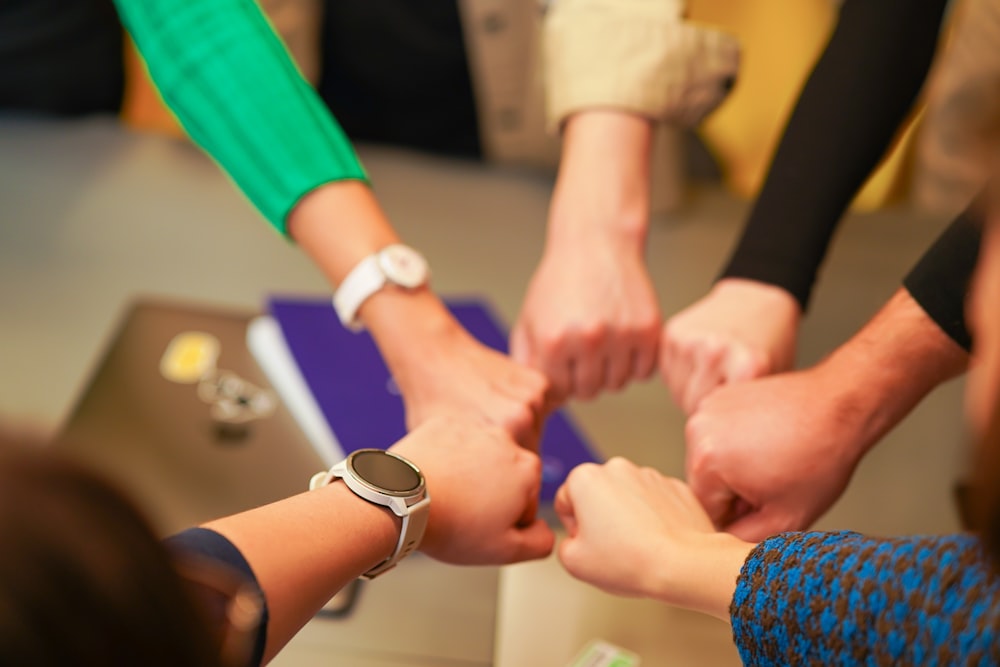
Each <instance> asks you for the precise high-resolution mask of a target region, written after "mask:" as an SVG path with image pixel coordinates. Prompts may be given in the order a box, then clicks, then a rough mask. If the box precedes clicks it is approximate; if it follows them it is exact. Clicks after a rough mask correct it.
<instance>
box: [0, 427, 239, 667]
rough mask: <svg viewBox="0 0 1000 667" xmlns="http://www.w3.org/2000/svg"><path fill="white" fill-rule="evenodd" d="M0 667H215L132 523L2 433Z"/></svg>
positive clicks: (172, 578) (94, 483)
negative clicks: (105, 666)
mask: <svg viewBox="0 0 1000 667" xmlns="http://www.w3.org/2000/svg"><path fill="white" fill-rule="evenodd" d="M0 545H2V547H0V664H5V665H41V666H47V665H53V666H55V665H110V666H118V665H121V666H123V667H124V666H125V665H129V666H135V665H146V666H149V665H152V666H156V665H164V666H167V665H171V666H175V665H192V666H196V667H198V666H201V665H212V666H213V667H219V665H220V661H219V657H218V650H217V648H216V647H214V646H213V641H212V637H211V633H210V632H209V631H208V629H207V628H206V623H205V622H204V621H203V619H204V618H206V616H205V615H204V614H203V613H201V611H200V610H198V609H197V605H196V604H195V603H194V602H193V598H192V597H191V595H190V594H189V592H188V590H187V588H186V587H185V586H184V585H183V584H182V583H181V582H182V580H181V578H180V577H179V576H178V574H177V571H176V570H175V569H174V566H173V563H172V561H171V557H170V555H169V554H168V552H167V550H166V549H165V548H164V547H163V546H162V544H161V542H160V541H159V540H158V539H157V538H156V536H155V535H154V533H153V531H152V530H151V529H150V528H149V526H148V525H147V523H146V522H145V521H144V520H143V518H142V517H141V516H140V514H139V512H137V511H136V509H135V508H134V507H133V506H132V505H131V504H130V503H129V502H128V501H127V500H126V499H125V498H124V497H123V496H122V495H120V494H119V493H118V492H116V491H115V490H114V489H113V488H112V487H111V486H110V485H108V484H106V483H105V482H104V481H103V480H101V479H100V478H98V477H96V476H95V475H93V474H92V473H89V472H87V471H86V470H84V469H82V468H80V467H78V466H77V465H74V464H72V463H70V462H69V461H66V460H63V459H61V458H59V457H58V456H57V455H55V454H54V453H52V452H48V451H42V450H41V448H40V447H37V446H31V445H30V443H27V442H25V441H24V439H23V438H14V437H11V436H10V435H4V434H3V433H0Z"/></svg>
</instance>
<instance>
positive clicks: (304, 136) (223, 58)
mask: <svg viewBox="0 0 1000 667" xmlns="http://www.w3.org/2000/svg"><path fill="white" fill-rule="evenodd" d="M115 1H116V4H117V5H118V10H119V13H120V14H121V16H122V20H123V22H124V24H125V26H126V28H127V29H128V30H129V32H130V33H131V35H132V38H133V39H134V41H135V43H136V45H137V47H138V48H139V51H140V52H141V53H142V55H143V57H144V59H145V60H146V64H147V66H148V68H149V72H150V75H151V76H152V79H153V81H154V82H155V83H156V86H157V88H158V89H159V91H160V93H161V94H162V95H163V98H164V101H166V103H167V104H168V105H169V106H170V108H171V110H172V111H173V112H174V113H175V114H176V115H177V117H178V119H179V120H180V122H181V123H182V124H183V125H184V128H185V129H186V130H187V132H188V133H189V134H190V136H191V137H192V138H193V139H194V140H195V141H196V142H197V143H198V144H199V145H201V146H202V148H204V149H205V150H206V151H207V152H208V153H209V154H210V155H211V156H212V157H213V158H214V159H215V160H216V161H217V162H218V163H219V164H220V165H221V166H222V168H223V169H224V170H225V171H226V172H228V174H229V175H230V177H231V178H232V179H233V180H234V181H235V182H236V184H237V185H238V186H239V187H240V188H241V189H242V190H243V192H244V193H245V194H246V195H247V197H248V198H249V199H250V200H251V201H252V202H253V203H254V205H256V206H257V208H258V209H260V211H261V212H262V213H263V214H264V216H265V217H266V218H267V219H268V220H269V221H270V222H271V223H272V224H273V225H274V226H275V227H276V228H277V229H278V230H279V231H282V232H283V231H284V229H285V218H286V216H287V215H288V212H289V211H290V210H291V209H292V207H293V206H294V205H295V204H296V202H297V201H298V200H299V199H300V198H301V197H302V196H303V195H305V194H306V193H307V192H310V191H312V190H313V189H315V188H316V187H318V186H320V185H322V184H324V183H327V182H330V181H335V180H343V179H357V180H364V179H365V178H366V176H365V173H364V170H363V169H362V167H361V165H360V163H359V162H358V159H357V156H356V155H355V153H354V150H353V148H352V147H351V145H350V143H349V142H348V140H347V138H346V136H345V135H344V133H343V132H342V131H341V129H340V127H339V126H338V125H337V123H336V121H335V120H334V119H333V117H332V116H331V115H330V113H329V111H328V110H327V108H326V106H325V105H324V104H323V102H322V101H321V100H320V99H319V97H318V96H317V95H316V93H315V92H314V91H313V90H312V88H311V87H310V86H309V84H308V83H307V82H306V81H305V80H304V79H303V78H302V75H301V74H300V73H299V71H298V69H297V67H296V66H295V64H294V62H293V61H292V60H291V58H290V57H289V55H288V52H287V51H286V49H285V47H284V45H283V44H282V43H281V41H280V39H279V38H278V37H277V35H276V34H275V33H274V31H273V29H272V28H271V26H270V24H269V23H268V21H267V19H266V18H265V17H264V15H263V14H262V13H261V10H260V8H259V7H258V5H257V3H256V2H253V0H115Z"/></svg>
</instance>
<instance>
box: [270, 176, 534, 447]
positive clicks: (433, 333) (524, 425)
mask: <svg viewBox="0 0 1000 667" xmlns="http://www.w3.org/2000/svg"><path fill="white" fill-rule="evenodd" d="M288 230H289V233H290V234H291V236H292V238H293V239H295V241H296V242H297V243H298V244H299V245H300V246H301V247H302V249H303V250H304V251H305V252H306V253H307V254H308V255H309V256H310V257H311V258H312V259H313V261H314V262H315V263H316V265H317V266H319V268H320V269H321V270H322V271H323V273H324V274H325V275H326V276H327V278H328V279H329V280H330V282H331V283H332V284H334V285H338V284H340V282H341V281H342V280H343V279H344V277H345V276H346V275H347V274H348V273H349V272H350V271H351V269H352V268H354V266H356V265H357V263H358V262H360V261H361V260H362V259H363V258H364V257H366V256H368V255H370V254H372V253H374V252H377V251H378V250H380V249H381V248H384V247H385V246H387V245H390V244H392V243H398V242H399V236H398V235H397V234H396V232H395V231H393V229H392V226H391V225H390V223H389V220H388V219H387V218H386V216H385V214H384V213H383V211H382V209H381V207H380V206H379V204H378V202H377V200H376V199H375V196H374V195H373V194H372V192H371V190H370V189H369V188H368V186H367V185H365V184H363V183H359V182H337V183H331V184H329V185H325V186H323V187H320V188H318V189H316V190H314V191H312V192H311V193H309V194H308V195H306V196H305V197H304V198H303V199H302V200H301V201H300V202H299V204H298V205H297V206H296V207H295V209H294V210H293V211H292V213H291V214H290V216H289V218H288ZM358 316H359V318H360V319H361V321H362V323H363V324H364V325H365V328H366V329H367V330H368V331H369V332H371V334H372V336H374V338H375V341H376V343H377V344H378V346H379V349H380V350H381V352H382V354H383V357H384V358H385V360H386V363H387V364H388V366H389V368H390V370H391V371H392V373H393V376H394V378H395V379H396V383H397V384H398V386H399V388H400V390H401V392H402V394H403V400H404V403H405V406H406V419H407V424H408V426H409V427H410V428H415V427H417V426H419V425H420V424H422V423H423V422H425V421H427V420H428V419H431V418H433V417H436V416H442V415H461V414H472V415H478V416H481V417H483V418H484V419H486V420H487V421H489V422H491V423H493V424H496V425H498V426H501V427H503V428H505V429H506V430H507V431H508V432H509V433H511V434H512V435H513V436H514V438H515V440H516V441H517V442H518V443H519V444H520V445H522V446H524V447H527V448H529V449H532V450H535V449H536V448H537V446H538V440H539V437H540V432H541V425H542V421H543V416H544V410H545V404H546V397H547V394H548V383H547V382H546V380H545V377H544V376H543V375H542V374H541V373H539V372H538V371H535V370H532V369H530V368H526V367H524V366H521V365H519V364H517V363H515V362H514V361H512V360H511V359H510V358H509V357H507V356H505V355H502V354H499V353H497V352H495V351H493V350H491V349H490V348H487V347H485V346H484V345H482V344H480V343H479V342H478V341H476V340H475V339H474V338H473V337H472V336H471V335H469V334H468V333H467V332H466V331H465V329H463V328H462V326H461V325H460V324H459V323H458V322H457V321H456V320H455V318H454V317H453V316H452V315H451V313H449V312H448V310H447V309H446V308H445V306H444V304H443V303H442V302H441V300H440V299H438V297H437V296H435V295H434V293H433V292H432V291H431V290H430V289H428V288H423V289H419V290H415V291H404V290H401V289H394V288H389V289H383V290H380V291H379V292H376V293H375V294H374V295H373V296H371V297H370V298H369V299H367V300H366V301H365V302H364V304H362V306H361V308H360V310H359V311H358Z"/></svg>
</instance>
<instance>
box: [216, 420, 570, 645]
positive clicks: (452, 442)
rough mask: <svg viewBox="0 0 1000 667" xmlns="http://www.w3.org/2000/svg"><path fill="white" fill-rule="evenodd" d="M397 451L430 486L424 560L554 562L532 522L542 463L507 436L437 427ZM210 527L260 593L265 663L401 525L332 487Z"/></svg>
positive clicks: (467, 425) (442, 423)
mask: <svg viewBox="0 0 1000 667" xmlns="http://www.w3.org/2000/svg"><path fill="white" fill-rule="evenodd" d="M392 451H394V452H396V453H398V454H400V455H402V456H404V457H406V458H407V459H409V460H410V461H412V462H413V463H415V464H416V465H417V466H418V467H419V468H420V469H421V471H422V472H423V473H424V476H425V478H426V482H427V491H428V493H429V494H430V497H431V509H430V516H429V523H428V526H427V531H426V533H425V536H424V539H423V542H422V543H421V545H420V550H421V551H423V552H425V553H426V554H428V555H429V556H431V557H433V558H436V559H438V560H441V561H444V562H448V563H456V564H474V565H482V564H503V563H512V562H517V561H521V560H527V559H531V558H542V557H545V556H547V555H548V554H549V553H551V551H552V547H553V544H554V539H555V538H554V536H553V534H552V531H551V530H550V529H549V527H548V526H547V525H546V524H545V523H544V522H543V521H542V520H540V519H538V518H537V517H536V516H535V509H536V507H537V499H538V491H539V488H540V485H541V463H540V461H539V459H538V457H537V456H536V455H535V454H533V453H531V452H529V451H527V450H525V449H523V448H521V447H517V446H515V445H514V443H513V441H512V440H511V439H510V437H509V436H508V435H507V434H506V432H505V431H504V430H503V429H501V428H499V427H497V426H495V425H492V424H490V423H488V422H486V421H484V420H482V419H477V418H464V419H458V418H451V417H444V418H434V419H429V420H427V421H426V422H424V424H423V425H421V426H420V427H418V428H417V429H415V430H414V431H413V432H411V433H410V434H409V435H407V436H406V437H405V438H403V439H402V440H401V441H399V442H398V443H397V444H396V445H394V446H393V447H392ZM483 489H489V490H490V492H489V493H483ZM206 527H207V528H211V529H212V530H215V531H217V532H219V533H221V534H222V535H224V536H226V537H227V538H228V539H229V540H230V541H231V542H233V544H235V545H236V547H237V548H238V549H240V551H241V552H242V553H243V555H244V557H245V558H246V559H247V561H248V562H249V563H250V566H251V568H252V569H253V571H254V574H255V575H256V577H257V579H258V582H259V583H260V585H261V587H262V589H263V590H264V594H265V596H266V598H267V604H268V609H269V612H270V622H269V624H268V630H267V643H266V651H265V659H266V660H269V659H270V658H272V657H274V655H275V654H276V653H277V652H278V651H279V650H280V649H281V648H282V647H283V646H284V645H285V644H286V643H287V642H288V641H289V640H290V639H291V638H292V636H294V634H295V633H296V632H298V630H299V629H300V628H301V627H302V626H303V625H305V624H306V623H307V622H308V621H309V620H310V619H311V618H312V617H313V615H315V613H316V611H317V610H318V609H319V608H320V607H322V606H323V605H324V604H325V603H326V602H327V601H328V600H329V599H330V598H331V597H333V595H334V594H335V593H336V592H337V591H338V590H340V589H341V588H343V587H344V586H345V585H346V584H347V583H348V582H350V581H351V580H352V579H355V578H357V577H358V576H360V575H361V574H363V573H364V572H367V571H368V570H369V569H371V568H372V567H374V566H375V565H377V564H378V563H380V562H382V561H383V560H385V558H386V557H388V556H389V555H390V554H391V553H392V550H393V549H394V548H395V544H396V540H397V539H398V538H399V531H400V519H399V518H398V517H396V516H395V515H393V514H392V513H391V512H390V511H389V510H388V509H386V508H382V507H379V506H377V505H374V504H372V503H369V502H367V501H365V500H363V499H361V498H359V497H358V496H356V495H354V493H352V492H351V491H350V490H349V489H348V488H347V487H346V485H345V484H343V483H342V482H336V483H334V484H330V485H328V486H324V487H321V488H319V489H316V490H314V491H308V492H305V493H302V494H299V495H297V496H293V497H291V498H288V499H285V500H281V501H278V502H276V503H272V504H270V505H266V506H264V507H260V508H257V509H253V510H250V511H247V512H243V513H241V514H237V515H234V516H230V517H226V518H222V519H218V520H216V521H212V522H209V523H208V524H206ZM288 545H295V548H289V546H288ZM384 576H387V577H391V576H392V572H389V573H387V574H386V575H384Z"/></svg>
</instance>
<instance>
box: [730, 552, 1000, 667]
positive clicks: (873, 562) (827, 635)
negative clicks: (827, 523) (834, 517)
mask: <svg viewBox="0 0 1000 667" xmlns="http://www.w3.org/2000/svg"><path fill="white" fill-rule="evenodd" d="M993 568H994V564H993V561H992V559H991V558H990V557H989V555H988V554H987V553H986V551H985V550H984V549H983V547H982V545H981V544H980V542H979V540H978V539H977V538H976V537H974V536H972V535H948V536H939V537H938V536H935V537H902V538H891V539H870V538H866V537H863V536H861V535H858V534H856V533H790V534H785V535H779V536H777V537H773V538H771V539H768V540H766V541H765V542H762V543H761V544H759V545H758V546H757V547H756V548H755V549H754V551H753V552H752V553H751V554H750V556H749V558H748V559H747V562H746V565H745V566H744V568H743V571H742V572H741V574H740V577H739V582H738V584H737V587H736V594H735V596H734V597H733V602H732V608H731V612H732V625H733V638H734V640H735V641H736V646H737V648H738V649H739V652H740V657H741V658H742V659H743V662H744V663H745V664H748V665H761V666H768V665H785V664H794V663H798V662H802V661H803V660H805V661H807V662H810V663H815V664H826V665H836V664H879V665H884V664H927V663H930V662H934V663H937V664H950V665H969V664H996V663H997V661H998V660H1000V643H998V642H997V628H998V627H1000V606H998V605H997V603H996V601H997V600H998V599H1000V579H998V578H997V577H996V575H995V573H994V569H993Z"/></svg>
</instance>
